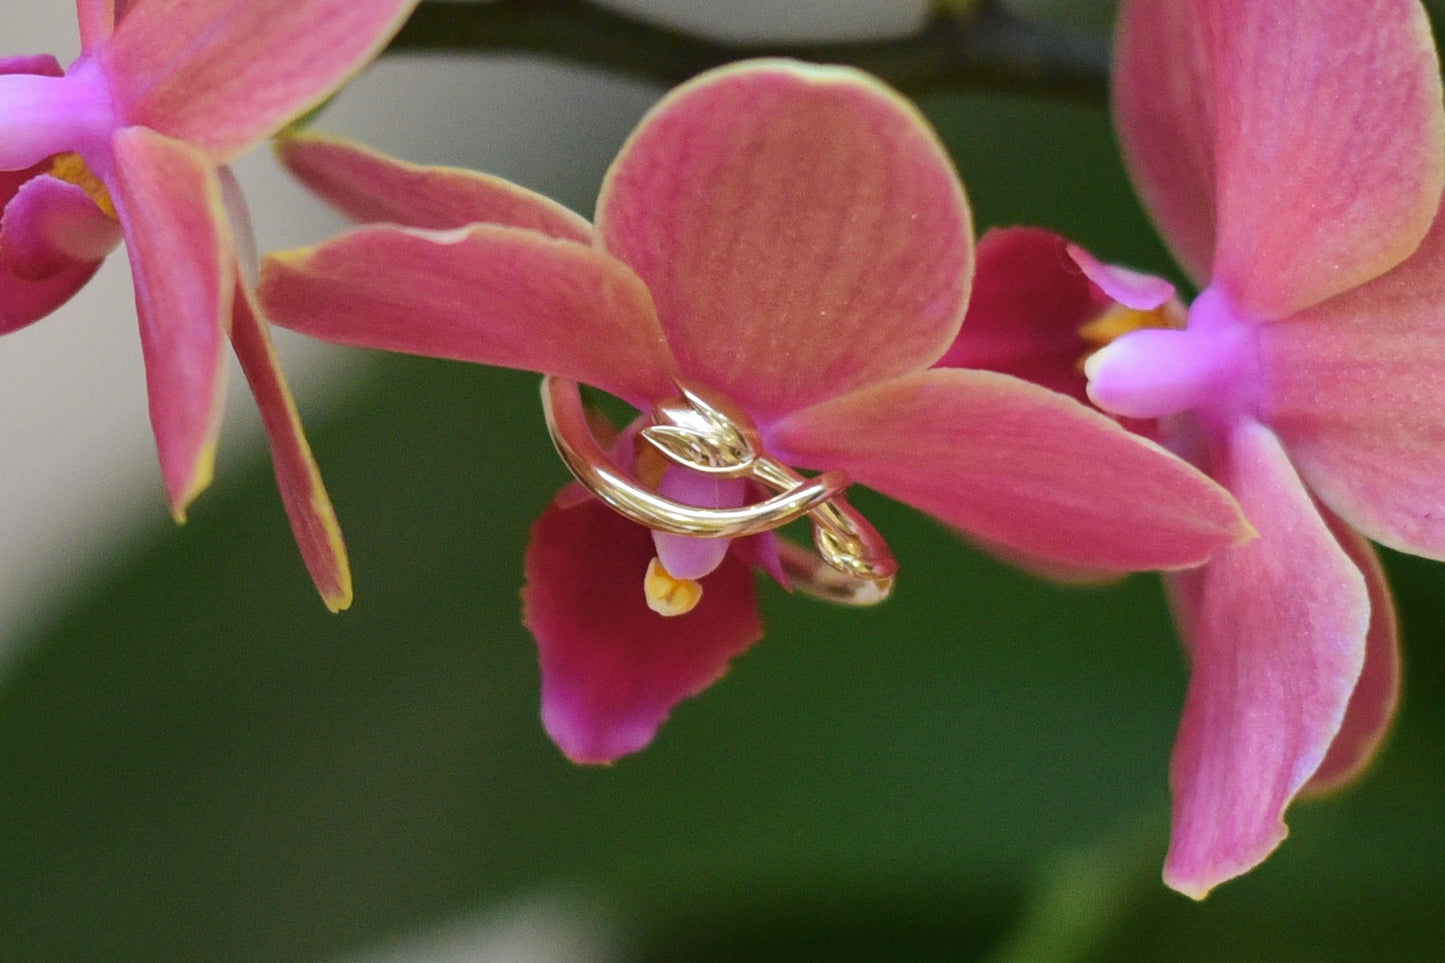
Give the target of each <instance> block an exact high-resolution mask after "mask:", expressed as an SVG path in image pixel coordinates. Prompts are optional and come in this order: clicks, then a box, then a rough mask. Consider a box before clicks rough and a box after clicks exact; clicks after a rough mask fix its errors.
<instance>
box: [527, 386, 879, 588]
mask: <svg viewBox="0 0 1445 963" xmlns="http://www.w3.org/2000/svg"><path fill="white" fill-rule="evenodd" d="M677 387H678V391H679V396H677V397H673V398H667V399H665V400H663V401H661V402H659V403H658V404H657V405H655V406H654V407H653V410H652V412H651V424H648V425H646V426H644V427H642V428H641V429H640V431H639V432H638V436H637V437H638V440H639V444H638V451H639V453H638V454H637V455H635V456H634V465H633V466H631V467H632V468H633V471H632V472H631V473H628V472H624V471H622V470H620V469H619V468H618V467H617V466H616V465H615V464H614V463H613V462H612V459H611V456H609V455H608V454H607V452H605V451H604V450H603V449H602V446H601V445H599V444H598V442H597V439H596V438H595V437H594V436H593V434H592V430H591V427H590V425H589V421H588V416H587V412H586V409H585V407H584V406H583V404H582V399H581V395H580V394H579V392H578V385H577V384H576V382H571V381H567V380H565V379H562V378H558V377H556V376H550V375H549V376H546V377H544V379H543V383H542V404H543V412H544V414H545V416H546V421H547V428H548V431H549V432H550V433H551V435H552V441H553V443H554V445H555V446H556V448H557V452H558V454H560V455H561V456H562V460H563V461H564V462H565V463H566V465H567V467H568V468H569V469H570V470H571V471H572V474H573V475H574V476H576V478H577V480H578V481H579V482H581V483H582V485H583V487H585V488H586V489H587V490H588V491H590V492H591V493H592V494H593V495H595V496H597V497H598V498H599V499H600V500H601V501H602V502H603V503H605V504H606V505H608V506H609V507H611V508H612V509H613V510H615V511H616V512H618V513H619V514H621V515H623V516H624V517H626V518H628V519H630V520H631V521H633V522H636V523H637V524H640V525H642V526H644V527H646V528H648V529H650V530H651V531H652V533H653V543H654V546H655V547H656V550H657V555H656V557H655V558H653V559H652V563H651V564H650V565H649V567H648V571H647V573H646V575H645V576H644V580H643V591H644V594H645V595H646V597H647V600H648V606H649V607H650V608H652V610H653V611H655V612H658V613H659V614H662V615H681V614H684V613H685V612H687V611H690V610H691V608H692V607H693V606H695V605H696V604H697V602H698V600H699V599H700V598H701V587H700V586H697V585H696V584H695V583H697V581H698V580H700V579H701V578H703V577H704V576H706V575H708V574H709V573H711V572H712V571H713V570H715V569H716V568H717V567H718V566H719V565H720V564H721V563H722V560H723V558H724V557H725V556H726V554H727V551H728V546H729V543H730V542H731V540H732V539H735V538H744V537H747V536H750V535H761V534H763V533H766V532H772V531H774V530H775V529H778V528H781V527H782V526H784V525H787V524H788V523H789V522H793V521H796V520H798V519H800V518H802V517H803V516H805V515H807V516H809V517H810V518H811V519H812V521H813V523H814V526H815V529H816V530H815V537H814V544H815V545H816V546H817V548H818V551H819V552H820V554H821V558H818V557H814V558H813V559H812V560H811V561H807V562H802V563H799V564H795V565H790V564H788V561H787V559H788V558H789V557H790V556H784V559H783V562H782V564H783V567H784V568H785V569H786V570H788V573H789V575H790V576H793V577H794V585H795V586H796V587H798V588H800V589H802V590H803V591H809V590H810V586H811V583H812V581H813V580H815V578H817V577H818V575H819V572H820V571H821V570H822V569H828V570H830V571H831V572H833V573H834V574H833V575H832V576H831V577H828V578H827V579H826V585H821V584H820V585H819V587H818V591H817V592H815V593H813V594H817V595H820V596H822V597H825V598H829V599H832V600H834V601H841V602H847V603H851V604H856V605H872V604H875V603H877V602H880V601H882V600H883V599H884V598H886V597H887V595H888V592H889V590H890V589H891V588H892V585H893V579H894V577H895V576H896V574H897V571H898V563H897V562H896V561H895V560H894V558H893V553H892V552H891V551H890V550H889V548H888V545H887V543H886V542H884V540H883V538H882V536H880V535H879V534H878V532H877V530H876V529H874V528H873V526H872V525H870V524H869V523H868V521H867V519H865V518H863V516H862V515H860V514H859V513H858V512H857V511H856V510H855V509H853V508H852V507H851V506H850V505H848V504H847V502H845V501H843V500H842V499H841V498H839V497H838V496H840V495H841V494H842V493H843V490H844V489H846V488H847V487H848V484H849V482H850V479H849V478H848V476H847V474H846V473H844V472H841V471H827V472H823V473H822V474H821V475H816V476H813V477H811V478H809V477H805V476H803V475H801V474H799V473H798V472H797V471H795V470H794V469H792V468H791V467H789V466H788V465H785V464H783V463H782V462H779V461H777V460H776V459H774V458H773V457H771V456H770V455H769V454H768V452H767V449H766V446H765V444H764V441H763V437H762V434H761V432H760V431H759V430H758V428H757V426H756V425H755V424H754V423H753V421H752V419H751V418H749V417H748V416H747V414H746V413H745V412H743V411H742V410H741V409H740V408H738V407H737V406H736V405H735V404H734V403H733V402H731V400H729V399H727V398H726V397H725V396H723V395H722V394H721V393H719V392H717V391H714V390H713V389H711V388H707V387H704V386H701V385H698V384H695V383H691V382H686V381H681V380H679V381H678V382H677ZM644 442H645V443H646V444H645V445H644V444H642V443H644ZM649 448H650V449H652V450H653V451H654V452H656V453H659V454H661V455H662V456H663V458H664V459H665V460H666V463H667V464H666V467H665V469H664V471H663V473H662V477H661V480H660V481H659V482H657V483H656V485H655V487H654V486H651V485H648V484H647V483H646V482H645V481H640V480H639V472H638V469H639V468H641V469H643V471H642V472H641V476H643V477H646V478H648V479H651V478H653V477H655V464H654V462H653V459H652V456H651V455H649V454H643V453H642V452H645V451H646V450H647V449H649ZM759 487H761V488H763V489H769V490H772V491H774V492H776V493H777V494H775V495H773V496H772V497H770V498H766V499H763V500H762V501H757V502H751V503H750V502H748V500H747V499H748V496H749V494H750V492H752V491H756V490H757V489H758V488H759ZM791 557H794V558H796V553H793V555H792V556H791ZM794 569H796V571H794ZM840 579H841V580H842V581H844V582H846V583H847V585H848V586H849V590H848V591H840V590H839V584H838V583H839V581H840ZM674 583H676V584H674ZM688 583H692V584H691V585H689V584H688ZM694 589H696V591H694Z"/></svg>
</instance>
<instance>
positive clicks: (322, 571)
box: [231, 285, 351, 612]
mask: <svg viewBox="0 0 1445 963" xmlns="http://www.w3.org/2000/svg"><path fill="white" fill-rule="evenodd" d="M251 298H252V295H251V293H250V292H249V291H247V290H246V288H245V286H244V285H237V288H236V295H235V311H234V313H233V315H232V322H231V345H232V347H234V348H235V351H236V357H237V358H238V359H239V360H240V362H241V370H242V372H244V373H245V375H246V380H247V381H248V382H249V383H250V385H251V394H252V395H254V396H255V398H256V407H257V409H258V410H259V411H260V413H261V423H262V425H264V426H265V428H266V437H267V439H268V440H269V442H270V445H271V464H272V466H273V467H274V469H275V471H276V484H277V487H278V488H279V489H280V492H281V502H282V504H283V505H284V506H285V508H286V517H287V518H288V519H290V522H291V531H292V533H293V534H294V535H295V536H296V544H297V546H298V547H299V548H300V549H301V558H302V559H303V560H304V561H305V563H306V570H307V571H308V572H309V573H311V580H312V581H313V582H315V583H316V589H317V591H319V592H320V593H321V598H322V601H324V602H325V603H326V607H327V608H329V609H330V610H331V611H333V612H339V611H341V610H342V609H345V608H348V607H349V606H350V605H351V566H350V564H349V563H348V561H347V558H346V544H345V543H344V542H343V541H342V538H341V525H340V524H339V523H338V522H337V521H336V512H335V510H334V509H333V508H332V507H331V497H330V496H329V495H327V493H326V486H325V484H323V483H322V481H321V470H320V469H319V468H318V467H317V466H316V459H315V457H314V456H313V455H312V454H311V445H310V444H308V443H307V441H306V433H305V432H304V431H303V430H302V428H301V416H300V414H298V413H297V411H296V402H295V401H294V400H293V399H292V397H291V389H290V388H289V387H287V385H286V378H285V376H284V375H282V373H281V366H280V363H279V361H278V360H277V358H276V352H275V350H274V349H273V348H272V346H271V335H270V334H269V333H268V332H267V330H266V323H265V321H264V320H262V318H261V317H260V314H259V312H258V310H257V307H256V305H255V304H253V303H252V301H251Z"/></svg>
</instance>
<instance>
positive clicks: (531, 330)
mask: <svg viewBox="0 0 1445 963" xmlns="http://www.w3.org/2000/svg"><path fill="white" fill-rule="evenodd" d="M259 293H260V298H261V304H262V306H263V308H264V310H265V313H266V316H267V317H269V318H270V319H271V320H272V321H274V322H275V323H277V324H279V325H282V326H283V327H287V328H292V329H294V330H296V331H300V332H301V333H303V334H307V335H311V336H312V337H316V338H321V339H323V340H326V341H334V342H336V343H338V344H350V345H357V346H360V347H367V348H381V349H384V350H387V351H401V352H405V353H407V354H419V355H426V356H429V357H435V358H453V359H457V360H461V361H474V362H479V363H482V364H493V365H500V366H502V367H507V368H522V369H524V370H530V371H540V372H542V373H544V374H554V375H560V376H562V377H565V378H571V379H573V380H576V381H580V382H584V383H586V384H590V385H595V386H597V387H599V388H602V389H603V390H604V391H609V392H611V393H613V394H615V395H618V396H619V397H622V398H624V399H626V400H628V401H631V402H634V403H637V404H638V405H639V407H643V408H646V407H648V406H649V405H650V403H651V402H652V401H655V400H657V399H660V398H665V397H669V396H671V395H673V394H676V388H675V387H674V386H673V384H672V377H673V375H674V373H675V370H676V369H675V367H674V362H673V361H672V357H671V355H670V354H669V353H668V350H667V343H666V339H665V338H664V337H663V334H662V329H661V328H660V327H659V326H658V324H657V318H656V315H654V314H653V309H652V302H651V301H650V300H649V298H648V295H647V290H646V289H645V288H644V287H643V286H642V282H641V281H639V280H638V279H637V276H636V275H635V274H633V273H632V272H631V271H629V270H628V269H627V267H626V266H625V265H623V264H622V263H621V262H620V261H617V260H616V259H614V258H612V257H610V256H608V255H607V254H605V253H603V252H601V251H598V250H595V249H593V248H590V247H587V246H584V245H582V244H578V243H576V242H575V241H559V240H554V239H552V238H548V237H545V236H543V235H541V234H539V233H537V232H536V231H528V230H520V229H517V228H509V227H497V226H493V225H478V226H474V227H471V228H467V229H465V230H457V231H449V232H423V231H416V230H412V229H410V228H400V227H395V226H390V225H373V226H369V227H363V228H360V229H358V230H355V231H352V232H351V233H349V234H344V235H342V236H340V237H338V238H336V239H334V240H332V241H329V242H327V243H326V244H323V245H321V246H319V247H316V248H310V249H307V250H302V251H292V252H287V253H284V254H280V255H271V256H269V257H267V258H266V259H265V261H264V262H263V264H262V268H261V283H260V289H259Z"/></svg>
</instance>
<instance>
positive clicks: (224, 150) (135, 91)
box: [97, 0, 416, 162]
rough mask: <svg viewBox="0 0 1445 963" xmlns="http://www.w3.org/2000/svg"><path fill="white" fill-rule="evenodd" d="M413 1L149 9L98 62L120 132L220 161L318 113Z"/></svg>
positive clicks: (194, 1)
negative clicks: (174, 142) (163, 139)
mask: <svg viewBox="0 0 1445 963" xmlns="http://www.w3.org/2000/svg"><path fill="white" fill-rule="evenodd" d="M415 6H416V0H146V2H144V3H135V4H133V5H132V6H131V8H130V9H129V10H128V11H127V12H126V16H125V19H124V20H123V21H121V22H120V25H119V26H118V27H117V28H116V31H115V34H114V36H112V37H111V39H110V42H109V43H107V44H105V46H104V47H102V48H101V49H100V50H99V51H98V52H97V55H98V56H99V57H100V58H101V60H102V62H103V64H104V67H105V70H106V72H107V73H108V74H109V76H110V78H111V83H112V87H113V89H114V93H115V99H116V106H117V109H118V110H120V112H121V114H122V117H123V119H124V122H125V123H129V124H140V125H144V126H146V127H150V128H153V129H155V130H158V131H160V132H161V133H163V134H166V135H168V136H170V137H174V138H176V139H178V140H183V141H186V142H188V143H190V144H193V145H195V146H197V147H199V148H201V149H202V150H203V151H205V152H206V153H207V154H208V155H209V156H210V157H211V159H212V160H213V161H217V162H220V161H225V160H229V159H230V158H231V157H233V156H234V155H236V154H237V153H240V152H241V151H242V150H244V149H246V148H247V147H250V146H251V145H253V144H255V143H256V142H257V141H259V140H262V139H264V138H266V137H268V136H270V135H271V134H273V133H275V132H276V131H277V130H278V129H280V128H281V126H282V125H283V124H285V123H286V122H287V121H288V120H290V119H291V118H293V117H295V116H297V115H298V114H301V113H303V112H304V111H306V110H308V109H310V108H311V107H314V106H316V105H317V104H319V103H320V102H321V101H322V100H324V99H325V98H326V97H327V96H329V95H330V94H331V93H332V92H333V91H335V90H336V89H337V88H338V87H340V86H341V85H342V83H344V82H345V81H346V79H347V78H348V77H350V76H351V74H353V73H355V72H356V71H358V70H360V69H361V67H362V66H363V65H365V64H366V62H367V61H368V60H370V59H371V58H372V57H373V56H374V55H375V54H376V53H377V52H378V51H380V50H381V48H382V47H383V46H385V45H386V42H387V40H388V39H390V37H391V35H392V34H393V33H395V32H396V31H397V30H398V29H400V27H401V24H402V22H403V21H405V19H406V17H407V14H409V13H410V12H411V10H412V8H413V7H415Z"/></svg>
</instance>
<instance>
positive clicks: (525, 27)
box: [388, 0, 1109, 104]
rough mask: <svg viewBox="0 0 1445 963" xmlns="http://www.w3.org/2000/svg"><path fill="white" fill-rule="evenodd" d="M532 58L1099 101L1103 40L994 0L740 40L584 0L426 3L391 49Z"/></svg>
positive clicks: (662, 73)
mask: <svg viewBox="0 0 1445 963" xmlns="http://www.w3.org/2000/svg"><path fill="white" fill-rule="evenodd" d="M419 51H427V52H463V51H469V52H474V53H503V52H505V53H532V54H539V55H542V56H547V57H554V58H557V59H560V60H566V61H570V62H573V63H579V64H584V65H587V66H593V67H600V68H602V69H604V70H611V71H615V72H618V73H623V74H629V75H631V76H634V77H640V78H643V79H646V80H653V81H657V82H659V83H663V84H668V85H673V84H677V83H681V82H682V81H684V80H686V79H688V78H689V77H692V76H694V75H695V74H698V73H701V72H702V71H704V70H707V69H710V68H712V67H716V66H719V65H721V64H724V63H728V62H730V61H733V60H741V59H744V58H747V57H760V56H784V57H796V58H798V59H800V60H808V61H814V62H820V63H841V64H850V65H852V66H854V67H858V68H860V69H862V70H866V71H868V72H869V73H872V74H876V75H877V76H879V77H881V78H883V79H884V80H886V81H888V82H889V83H891V84H892V85H893V86H895V87H897V88H899V89H900V90H902V91H904V92H905V93H908V94H921V93H932V92H938V91H948V90H958V89H962V88H970V89H990V90H1003V91H1009V92H1014V93H1024V94H1034V95H1044V96H1052V97H1060V98H1066V99H1071V100H1078V101H1085V102H1091V103H1098V104H1103V103H1104V102H1105V100H1106V97H1107V84H1108V75H1109V49H1108V44H1107V43H1106V42H1105V41H1104V40H1103V39H1101V38H1098V37H1095V36H1092V35H1085V34H1079V33H1072V32H1067V31H1062V30H1058V29H1054V28H1048V27H1044V26H1041V25H1038V24H1033V23H1029V22H1027V21H1025V20H1022V19H1020V18H1018V17H1017V16H1015V15H1013V14H1011V13H1009V12H1008V11H1007V10H1006V9H1005V8H1004V7H1003V6H1002V5H1000V4H999V3H997V2H995V0H970V2H967V3H961V2H958V0H940V2H939V3H938V4H937V5H936V7H935V11H934V13H933V14H932V15H931V16H930V17H929V19H928V20H927V21H926V22H925V24H924V25H923V27H922V29H920V30H919V31H918V32H917V33H914V34H912V35H910V36H906V37H893V38H883V39H878V40H866V41H846V42H823V43H752V42H749V43H738V42H728V41H722V40H715V39H712V38H708V37H704V36H700V35H697V34H691V33H686V32H684V31H680V30H674V29H672V28H669V27H666V26H663V25H661V24H656V23H653V22H650V21H647V20H643V19H641V18H638V17H633V16H629V15H628V14H625V13H619V12H616V11H613V10H609V9H606V8H603V7H600V6H596V5H594V4H593V3H591V2H589V0H493V2H490V3H468V2H464V0H463V2H458V0H428V2H426V3H423V4H421V5H420V6H419V7H417V9H416V11H415V12H414V13H413V14H412V16H411V19H410V20H409V21H407V23H406V26H404V27H403V28H402V30H401V32H400V33H399V34H397V36H396V38H395V39H394V40H393V41H392V43H391V46H390V47H389V48H388V52H391V53H399V52H419Z"/></svg>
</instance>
